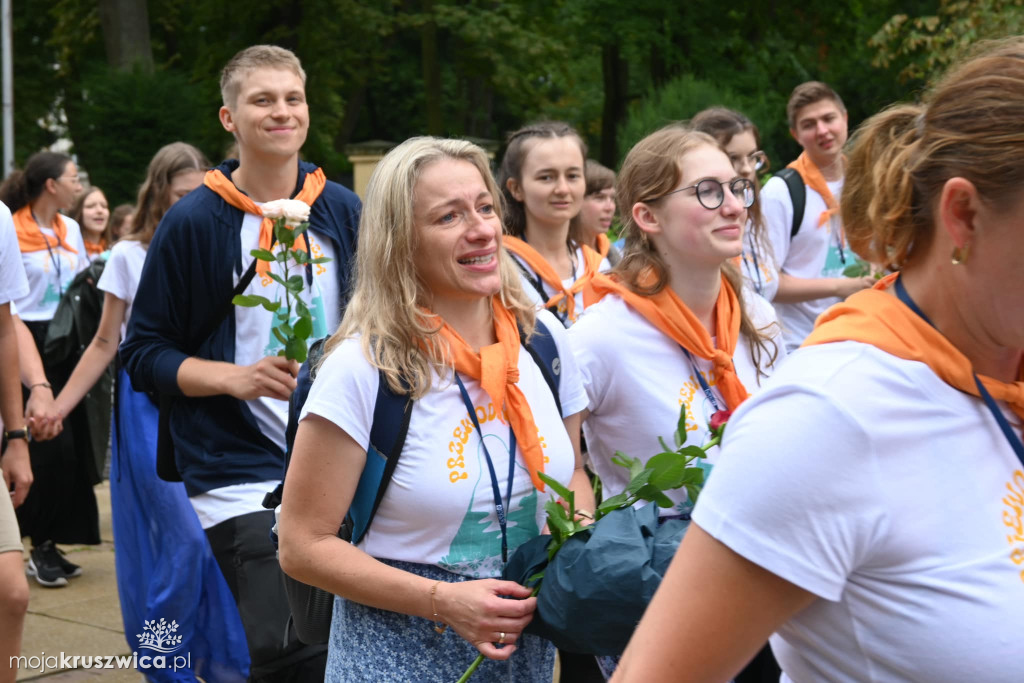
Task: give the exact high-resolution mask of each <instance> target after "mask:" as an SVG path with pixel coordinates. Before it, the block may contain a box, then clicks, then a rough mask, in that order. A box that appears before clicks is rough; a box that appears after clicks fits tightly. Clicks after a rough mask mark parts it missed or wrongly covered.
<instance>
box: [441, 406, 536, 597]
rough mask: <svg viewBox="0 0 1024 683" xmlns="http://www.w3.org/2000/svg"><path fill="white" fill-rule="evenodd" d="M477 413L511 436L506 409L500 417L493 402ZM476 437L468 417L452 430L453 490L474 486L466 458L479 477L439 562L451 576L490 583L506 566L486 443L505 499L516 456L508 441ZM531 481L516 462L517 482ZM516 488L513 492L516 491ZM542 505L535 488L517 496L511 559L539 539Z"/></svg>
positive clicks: (508, 521)
mask: <svg viewBox="0 0 1024 683" xmlns="http://www.w3.org/2000/svg"><path fill="white" fill-rule="evenodd" d="M475 412H476V418H477V420H478V421H479V422H480V425H481V428H482V427H483V425H484V424H486V423H487V422H493V421H497V422H498V423H500V424H501V425H502V427H503V429H504V430H508V420H507V419H506V417H505V411H504V408H503V409H502V411H501V412H500V413H499V412H497V411H496V410H495V409H494V404H493V403H491V402H488V404H487V406H486V407H484V406H475ZM481 418H484V419H481ZM475 432H476V426H475V425H474V424H473V421H472V420H471V419H470V417H469V415H468V413H467V414H466V417H464V418H462V419H461V420H460V422H459V424H458V425H457V426H456V427H455V428H454V429H453V430H452V436H453V437H454V438H453V440H452V441H450V442H449V444H448V450H449V451H450V454H451V455H452V456H453V457H450V458H448V459H447V463H446V464H447V467H448V469H449V474H448V480H449V481H450V482H451V483H452V484H459V485H463V482H464V483H465V485H469V484H470V482H469V481H468V480H469V474H468V473H467V472H466V469H465V468H466V459H467V458H472V459H473V460H474V461H475V464H476V467H475V469H476V472H477V475H476V477H475V480H474V481H473V482H471V484H472V487H473V492H472V495H471V497H470V499H469V504H468V505H467V508H466V513H465V515H464V516H463V518H462V522H461V523H460V524H459V528H458V530H457V531H456V532H455V536H454V537H453V538H452V542H451V545H450V546H449V548H448V552H447V554H446V555H445V556H444V557H442V558H441V559H440V561H439V562H438V564H439V565H440V566H441V567H444V568H445V569H447V570H448V571H450V572H454V573H456V574H460V575H462V576H472V577H474V578H487V577H491V576H495V575H498V574H500V573H501V570H502V561H501V525H500V524H499V523H498V514H497V510H496V509H495V501H494V487H493V483H492V482H491V475H490V468H489V467H488V465H487V455H486V454H485V452H484V443H486V445H487V451H488V452H489V453H490V455H491V459H492V464H493V465H494V474H495V476H496V477H497V481H498V489H499V490H500V491H501V494H502V495H505V491H506V490H507V486H508V481H507V479H506V477H507V475H508V466H507V463H508V458H509V457H515V455H514V454H511V455H510V453H509V445H510V442H509V436H502V435H500V434H485V435H484V438H483V440H481V439H480V438H473V439H471V438H470V437H471V435H472V434H474V433H475ZM504 434H506V435H507V434H510V432H508V431H505V432H504ZM474 442H475V446H474ZM540 445H541V448H544V449H546V448H547V444H546V443H545V442H544V438H543V437H541V438H540ZM548 460H549V459H548V456H547V455H546V454H545V456H544V462H545V463H547V462H548ZM503 463H504V464H503ZM529 476H530V475H529V472H527V470H526V468H525V467H523V465H522V464H521V463H519V462H516V463H515V477H516V478H517V479H519V478H522V477H527V478H528V477H529ZM515 488H516V487H515V486H513V489H515ZM538 504H539V495H538V491H537V489H535V488H533V487H532V486H531V487H530V488H529V492H528V493H527V494H525V495H523V496H521V497H520V498H519V499H518V500H517V499H515V497H514V494H513V499H512V501H510V503H509V509H508V510H507V511H506V516H505V529H506V537H507V543H508V551H509V554H511V553H512V552H513V551H514V550H515V548H517V547H519V546H520V545H522V544H523V543H525V542H526V541H528V540H530V539H531V538H533V537H535V536H537V535H538V534H539V533H540V529H539V527H538V525H537V510H538Z"/></svg>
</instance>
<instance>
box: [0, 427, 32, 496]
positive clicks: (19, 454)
mask: <svg viewBox="0 0 1024 683" xmlns="http://www.w3.org/2000/svg"><path fill="white" fill-rule="evenodd" d="M0 469H2V470H3V475H4V484H6V488H7V489H8V490H10V488H11V484H14V490H13V491H11V494H10V495H11V502H12V503H13V504H14V507H18V506H20V505H21V504H22V503H24V502H25V496H27V495H28V490H29V488H30V487H31V486H32V464H31V462H30V461H29V456H28V442H27V441H25V440H24V439H11V440H10V441H8V442H7V450H6V451H4V457H3V459H0ZM0 495H2V494H0Z"/></svg>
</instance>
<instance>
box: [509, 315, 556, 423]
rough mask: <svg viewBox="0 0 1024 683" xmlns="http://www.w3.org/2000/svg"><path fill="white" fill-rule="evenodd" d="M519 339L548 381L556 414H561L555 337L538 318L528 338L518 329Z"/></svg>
mask: <svg viewBox="0 0 1024 683" xmlns="http://www.w3.org/2000/svg"><path fill="white" fill-rule="evenodd" d="M519 339H520V341H521V342H522V344H523V346H524V347H525V348H526V351H527V352H528V353H529V354H530V356H531V357H532V358H533V360H534V362H535V363H536V364H537V367H539V368H540V372H541V374H542V375H544V381H545V382H547V383H548V388H549V389H551V395H552V396H553V397H554V399H555V405H556V406H557V407H558V415H559V416H561V415H562V400H561V398H560V396H559V393H558V387H559V384H560V382H561V379H562V359H561V358H559V356H558V345H557V344H555V338H554V337H552V336H551V331H550V330H549V329H548V328H547V326H546V325H545V324H544V323H543V322H541V321H540V320H538V321H537V327H536V328H535V329H534V331H533V336H532V337H530V340H529V341H527V340H526V335H525V334H523V330H522V329H520V330H519Z"/></svg>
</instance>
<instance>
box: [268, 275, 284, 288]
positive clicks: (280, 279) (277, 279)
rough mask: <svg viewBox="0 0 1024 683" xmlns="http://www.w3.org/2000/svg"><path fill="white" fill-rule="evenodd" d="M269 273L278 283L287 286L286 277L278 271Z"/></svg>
mask: <svg viewBox="0 0 1024 683" xmlns="http://www.w3.org/2000/svg"><path fill="white" fill-rule="evenodd" d="M267 275H269V276H270V279H271V280H273V281H274V282H276V283H277V284H279V285H281V286H282V287H284V286H285V284H284V278H283V277H281V276H280V275H278V274H277V273H267Z"/></svg>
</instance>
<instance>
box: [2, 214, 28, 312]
mask: <svg viewBox="0 0 1024 683" xmlns="http://www.w3.org/2000/svg"><path fill="white" fill-rule="evenodd" d="M27 294H28V279H27V278H26V277H25V267H24V266H23V265H22V263H21V248H20V247H19V246H18V233H17V232H16V231H15V230H14V220H13V219H12V218H11V210H10V209H8V208H7V205H6V204H4V203H3V202H0V304H6V303H9V302H13V301H14V300H15V299H20V298H22V297H24V296H26V295H27Z"/></svg>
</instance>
